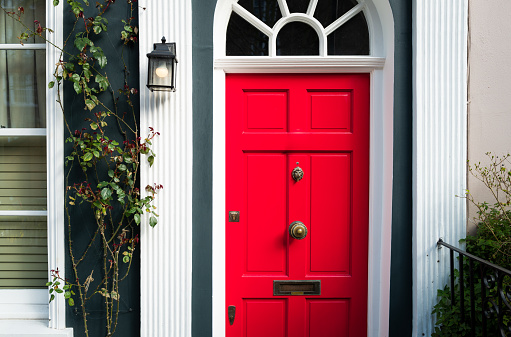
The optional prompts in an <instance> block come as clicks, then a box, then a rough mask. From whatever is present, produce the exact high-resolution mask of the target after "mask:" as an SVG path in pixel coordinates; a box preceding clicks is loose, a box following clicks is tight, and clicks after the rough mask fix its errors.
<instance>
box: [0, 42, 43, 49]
mask: <svg viewBox="0 0 511 337" xmlns="http://www.w3.org/2000/svg"><path fill="white" fill-rule="evenodd" d="M44 49H46V44H45V43H24V44H20V43H0V50H44Z"/></svg>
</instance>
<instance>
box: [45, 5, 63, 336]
mask: <svg viewBox="0 0 511 337" xmlns="http://www.w3.org/2000/svg"><path fill="white" fill-rule="evenodd" d="M63 7H64V4H63V3H61V4H60V5H58V6H54V5H53V1H50V0H47V1H46V27H53V30H54V33H47V36H46V38H47V39H48V41H49V42H47V43H46V82H47V83H49V82H50V81H53V80H54V78H53V72H54V69H55V65H56V64H57V63H58V62H59V60H60V59H61V58H62V56H61V51H60V50H58V49H57V48H55V47H54V46H52V45H51V44H50V42H51V43H53V45H56V46H63V44H64V40H63V35H64V31H63V21H64V20H63ZM60 97H62V95H61V96H60ZM58 100H59V95H58V92H57V88H56V87H54V88H53V89H47V95H46V131H47V133H46V151H47V161H48V168H47V185H48V189H47V190H48V218H47V219H48V269H49V270H59V272H60V275H65V272H66V270H65V263H66V249H65V242H67V241H66V240H65V234H64V233H65V230H64V203H65V201H64V139H63V135H64V115H63V111H62V110H61V108H60V104H64V102H61V103H60V104H59V102H58ZM48 278H50V273H49V275H48ZM47 298H48V299H49V294H47ZM65 306H66V301H65V299H64V296H56V297H55V300H53V301H52V302H51V303H50V305H49V310H50V314H49V327H50V328H52V329H59V330H60V329H65V328H66V311H65V309H66V308H65Z"/></svg>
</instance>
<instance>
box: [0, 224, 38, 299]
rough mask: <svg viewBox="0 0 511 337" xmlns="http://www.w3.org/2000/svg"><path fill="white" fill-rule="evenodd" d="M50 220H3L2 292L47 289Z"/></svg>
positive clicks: (0, 238)
mask: <svg viewBox="0 0 511 337" xmlns="http://www.w3.org/2000/svg"><path fill="white" fill-rule="evenodd" d="M46 233H47V230H46V217H40V216H37V217H30V216H25V217H14V216H0V289H13V288H42V289H44V288H47V287H45V285H44V284H45V283H46V282H47V280H48V253H47V251H48V249H47V234H46Z"/></svg>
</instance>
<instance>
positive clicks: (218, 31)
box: [212, 0, 394, 337]
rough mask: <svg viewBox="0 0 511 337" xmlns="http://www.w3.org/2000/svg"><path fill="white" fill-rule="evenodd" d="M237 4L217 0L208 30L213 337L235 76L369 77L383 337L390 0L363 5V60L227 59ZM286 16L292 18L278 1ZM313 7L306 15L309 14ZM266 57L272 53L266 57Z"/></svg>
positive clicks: (371, 325)
mask: <svg viewBox="0 0 511 337" xmlns="http://www.w3.org/2000/svg"><path fill="white" fill-rule="evenodd" d="M236 2H237V1H236V0H219V1H218V2H217V5H216V10H215V20H214V27H213V48H214V49H213V54H214V57H215V60H214V66H213V88H214V93H213V238H212V242H213V259H212V260H213V266H212V273H213V305H212V306H213V307H212V312H213V319H212V321H213V323H212V324H213V326H212V329H213V336H215V337H220V336H225V321H226V320H225V312H226V308H225V214H224V211H225V75H226V73H229V72H236V73H291V72H292V73H327V72H328V73H353V72H359V73H360V72H366V73H370V74H371V122H370V129H371V130H370V161H371V162H370V178H369V179H370V191H369V194H370V205H369V212H370V215H369V232H370V234H369V267H368V268H369V270H368V271H369V279H368V318H367V319H368V322H367V323H368V325H367V329H368V330H367V331H368V336H387V335H388V330H389V303H390V242H391V229H392V228H391V227H392V226H391V225H392V170H393V123H394V114H393V94H394V20H393V15H392V10H391V8H390V4H389V2H388V0H373V1H369V0H366V1H363V6H364V15H365V16H366V20H367V23H368V25H369V36H370V51H371V55H369V56H365V57H343V56H339V57H332V56H328V57H327V56H318V57H298V56H297V57H285V58H283V57H266V58H264V57H232V58H231V57H226V56H225V46H226V41H225V38H226V33H225V32H226V29H227V24H228V22H229V17H230V15H231V12H232V10H233V6H235V3H236ZM279 4H281V11H282V12H283V16H284V17H290V16H292V14H290V13H289V10H288V9H287V6H283V5H285V2H284V1H279ZM316 4H317V2H316V1H311V4H310V5H309V10H308V12H310V13H313V11H314V8H315V6H316ZM270 55H272V54H270Z"/></svg>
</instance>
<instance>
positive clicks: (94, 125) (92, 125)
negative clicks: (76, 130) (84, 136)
mask: <svg viewBox="0 0 511 337" xmlns="http://www.w3.org/2000/svg"><path fill="white" fill-rule="evenodd" d="M90 128H91V129H92V130H96V129H97V128H98V124H97V123H96V122H92V123H90Z"/></svg>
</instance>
